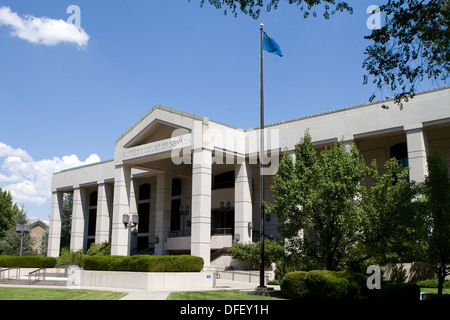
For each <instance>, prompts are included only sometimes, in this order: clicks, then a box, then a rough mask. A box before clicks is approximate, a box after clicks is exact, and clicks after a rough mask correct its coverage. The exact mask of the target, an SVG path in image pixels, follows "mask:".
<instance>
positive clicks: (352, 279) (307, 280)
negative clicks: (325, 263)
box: [281, 270, 420, 302]
mask: <svg viewBox="0 0 450 320" xmlns="http://www.w3.org/2000/svg"><path fill="white" fill-rule="evenodd" d="M366 279H367V277H366V276H365V275H363V274H357V273H352V272H348V271H338V272H333V271H326V270H314V271H309V272H305V271H295V272H290V273H288V274H286V275H285V276H284V278H283V281H282V282H281V292H282V294H283V295H284V296H286V297H288V298H290V299H295V300H314V301H317V300H326V301H342V300H367V299H368V300H378V301H408V302H415V301H418V300H419V299H420V288H419V286H418V285H417V284H415V283H395V282H391V283H389V282H388V283H382V284H381V289H380V290H369V289H368V288H367V284H366Z"/></svg>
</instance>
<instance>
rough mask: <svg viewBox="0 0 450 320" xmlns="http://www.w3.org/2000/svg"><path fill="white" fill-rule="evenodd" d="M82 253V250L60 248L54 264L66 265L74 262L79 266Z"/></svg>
mask: <svg viewBox="0 0 450 320" xmlns="http://www.w3.org/2000/svg"><path fill="white" fill-rule="evenodd" d="M83 255H84V250H83V249H81V250H78V251H73V250H70V249H68V248H62V249H61V253H60V256H59V257H57V258H56V261H57V262H56V265H57V266H58V267H60V266H66V265H69V264H76V265H77V266H81V260H82V258H83Z"/></svg>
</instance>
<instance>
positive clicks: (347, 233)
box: [267, 132, 366, 270]
mask: <svg viewBox="0 0 450 320" xmlns="http://www.w3.org/2000/svg"><path fill="white" fill-rule="evenodd" d="M365 174H366V170H365V165H364V162H363V161H362V160H361V158H360V156H359V153H358V151H357V149H356V147H355V146H352V147H351V149H350V150H348V149H347V148H346V147H345V146H344V145H343V144H335V145H334V146H332V147H331V148H327V149H325V150H323V151H322V152H321V153H320V155H316V152H315V151H314V148H313V145H312V141H311V136H310V135H309V133H308V132H307V133H306V134H305V137H304V138H303V139H302V140H301V142H300V143H299V144H298V145H297V146H296V149H295V161H293V160H292V158H291V157H290V155H289V154H285V155H284V156H283V158H282V160H281V163H280V167H279V171H278V174H277V175H275V177H274V185H273V188H272V191H273V194H274V199H275V200H274V203H273V204H272V205H271V204H267V207H268V211H269V212H270V213H273V214H276V215H277V217H278V219H279V221H280V222H281V227H280V232H281V234H282V235H283V236H284V237H285V238H288V239H289V241H288V247H290V248H289V251H290V252H295V254H297V255H298V256H300V257H301V258H302V259H308V260H309V263H310V265H311V266H314V267H320V268H325V269H328V270H340V269H342V268H343V267H345V266H349V265H351V264H352V263H354V262H355V261H358V260H359V259H360V254H361V251H360V243H361V242H360V237H361V232H362V230H361V225H362V222H361V219H363V214H364V212H362V211H361V210H360V206H359V201H358V200H357V198H358V194H359V188H360V182H361V181H362V179H363V178H364V176H365ZM301 230H304V231H305V232H306V234H307V236H305V237H299V232H300V231H301Z"/></svg>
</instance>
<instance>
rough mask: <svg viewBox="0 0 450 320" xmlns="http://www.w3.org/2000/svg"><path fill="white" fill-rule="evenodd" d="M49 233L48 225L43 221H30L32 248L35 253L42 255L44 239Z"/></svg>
mask: <svg viewBox="0 0 450 320" xmlns="http://www.w3.org/2000/svg"><path fill="white" fill-rule="evenodd" d="M46 232H48V225H47V224H46V223H45V222H42V221H41V220H31V221H30V237H31V239H32V241H31V248H32V250H33V253H36V254H41V253H42V252H41V248H42V237H43V236H44V234H45V233H46Z"/></svg>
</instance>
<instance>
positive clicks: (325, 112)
mask: <svg viewBox="0 0 450 320" xmlns="http://www.w3.org/2000/svg"><path fill="white" fill-rule="evenodd" d="M447 89H450V85H448V86H443V87H439V88H434V89H430V90H424V91H420V92H417V93H416V94H415V95H414V96H419V95H423V94H427V93H431V92H437V91H443V90H447ZM391 101H394V98H388V99H383V100H377V101H373V102H367V103H362V104H358V105H354V106H350V107H345V108H338V109H334V110H329V111H324V112H320V113H316V114H311V115H307V116H302V117H298V118H293V119H290V120H283V121H278V122H274V123H270V124H266V125H265V127H273V126H278V125H281V124H285V123H290V122H296V121H300V120H305V119H310V118H316V117H321V116H324V115H329V114H333V113H338V112H343V111H348V110H353V109H360V108H364V107H368V106H372V105H375V104H380V103H386V102H391ZM259 128H260V127H259V126H258V127H254V128H250V129H246V130H245V131H246V132H247V131H252V130H258V129H259Z"/></svg>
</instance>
